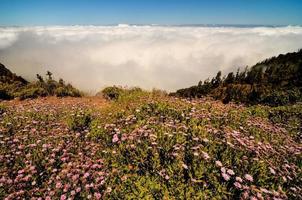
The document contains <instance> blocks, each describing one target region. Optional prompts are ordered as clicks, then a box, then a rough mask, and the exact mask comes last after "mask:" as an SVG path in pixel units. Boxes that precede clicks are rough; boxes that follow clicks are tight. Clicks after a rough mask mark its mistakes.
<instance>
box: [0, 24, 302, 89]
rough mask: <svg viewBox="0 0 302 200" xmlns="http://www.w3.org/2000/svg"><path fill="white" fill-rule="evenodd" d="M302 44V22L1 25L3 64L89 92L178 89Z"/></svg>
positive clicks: (24, 74) (31, 75)
mask: <svg viewBox="0 0 302 200" xmlns="http://www.w3.org/2000/svg"><path fill="white" fill-rule="evenodd" d="M300 48H302V27H291V26H289V27H274V28H272V27H253V28H246V27H245V28H239V27H160V26H63V27H62V26H60V27H54V26H52V27H2V28H0V62H2V63H3V64H5V65H6V66H8V67H9V68H10V69H11V70H13V71H14V72H16V73H17V74H20V75H23V76H24V77H26V78H28V79H34V78H35V74H36V73H40V74H44V73H45V72H46V70H49V71H51V72H53V73H54V75H55V77H57V78H59V77H62V78H63V79H65V80H66V81H67V82H71V83H73V84H74V85H75V86H77V87H79V88H80V89H82V90H85V91H92V92H95V91H97V90H99V89H101V88H103V87H104V86H108V85H128V86H140V87H143V88H146V89H151V88H154V87H155V88H161V89H165V90H168V91H173V90H175V89H178V88H183V87H187V86H190V85H194V84H196V83H197V82H198V81H199V80H204V79H206V78H208V77H212V76H214V75H215V74H216V72H217V71H218V70H222V72H223V73H224V74H225V73H227V72H229V71H233V70H236V69H237V68H238V67H245V66H246V65H253V64H255V63H257V62H258V61H261V60H263V59H265V58H268V57H272V56H275V55H278V54H280V53H287V52H291V51H296V50H298V49H300Z"/></svg>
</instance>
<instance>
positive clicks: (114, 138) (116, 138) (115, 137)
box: [112, 134, 119, 143]
mask: <svg viewBox="0 0 302 200" xmlns="http://www.w3.org/2000/svg"><path fill="white" fill-rule="evenodd" d="M118 141H119V139H118V136H117V134H114V135H113V138H112V143H116V142H118Z"/></svg>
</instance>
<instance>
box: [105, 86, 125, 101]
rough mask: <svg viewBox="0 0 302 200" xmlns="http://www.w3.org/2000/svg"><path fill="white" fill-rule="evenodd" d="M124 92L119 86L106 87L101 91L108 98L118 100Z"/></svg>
mask: <svg viewBox="0 0 302 200" xmlns="http://www.w3.org/2000/svg"><path fill="white" fill-rule="evenodd" d="M123 92H124V90H123V89H122V88H120V87H117V86H112V87H106V88H104V89H103V90H102V91H101V93H102V95H103V96H104V98H106V99H108V100H117V99H118V98H119V97H120V96H121V95H122V93H123Z"/></svg>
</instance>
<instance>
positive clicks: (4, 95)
mask: <svg viewBox="0 0 302 200" xmlns="http://www.w3.org/2000/svg"><path fill="white" fill-rule="evenodd" d="M12 98H13V96H11V95H10V94H9V92H8V91H7V90H5V89H2V88H0V99H3V100H9V99H12Z"/></svg>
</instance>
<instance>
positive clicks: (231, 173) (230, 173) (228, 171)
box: [227, 169, 235, 176]
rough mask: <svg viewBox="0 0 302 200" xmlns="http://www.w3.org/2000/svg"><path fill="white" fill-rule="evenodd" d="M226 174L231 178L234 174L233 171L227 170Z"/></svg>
mask: <svg viewBox="0 0 302 200" xmlns="http://www.w3.org/2000/svg"><path fill="white" fill-rule="evenodd" d="M227 173H228V174H229V175H231V176H233V175H235V172H234V171H233V170H231V169H228V170H227Z"/></svg>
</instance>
